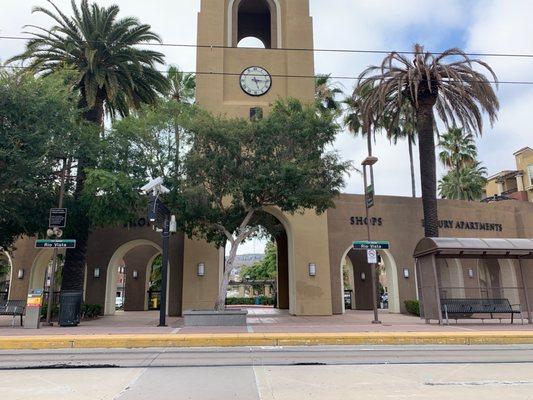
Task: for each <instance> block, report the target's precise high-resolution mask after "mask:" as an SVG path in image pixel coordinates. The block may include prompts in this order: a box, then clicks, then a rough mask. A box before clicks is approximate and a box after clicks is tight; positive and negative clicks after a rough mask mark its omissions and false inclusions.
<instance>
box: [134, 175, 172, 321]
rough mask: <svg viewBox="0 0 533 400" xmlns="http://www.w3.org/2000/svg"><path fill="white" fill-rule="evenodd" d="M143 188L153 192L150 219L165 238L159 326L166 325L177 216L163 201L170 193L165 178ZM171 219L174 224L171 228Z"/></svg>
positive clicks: (155, 180)
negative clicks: (172, 238)
mask: <svg viewBox="0 0 533 400" xmlns="http://www.w3.org/2000/svg"><path fill="white" fill-rule="evenodd" d="M141 190H142V191H143V192H145V193H150V192H152V195H151V197H150V200H149V202H148V219H149V220H150V222H153V223H154V226H155V227H156V229H157V228H159V229H157V230H158V231H159V230H160V231H161V237H162V239H163V260H162V265H161V303H160V309H159V326H166V312H167V276H168V245H169V238H170V233H171V232H172V233H174V232H176V224H175V221H176V220H175V218H172V216H171V215H170V210H169V209H168V208H167V206H166V205H165V204H163V202H162V201H161V199H160V198H159V196H160V195H161V194H165V193H169V192H170V190H169V189H168V188H166V187H165V186H163V178H156V179H152V180H151V181H150V182H148V183H147V184H146V185H144V186H143V187H142V188H141ZM171 221H172V222H173V224H172V225H173V226H172V229H171V226H170V225H171Z"/></svg>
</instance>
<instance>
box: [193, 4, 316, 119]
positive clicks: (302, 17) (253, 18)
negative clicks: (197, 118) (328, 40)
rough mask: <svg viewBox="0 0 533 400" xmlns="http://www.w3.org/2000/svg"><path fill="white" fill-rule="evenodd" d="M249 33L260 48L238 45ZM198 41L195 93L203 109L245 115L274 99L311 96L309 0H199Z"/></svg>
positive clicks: (307, 99) (307, 98) (262, 108)
mask: <svg viewBox="0 0 533 400" xmlns="http://www.w3.org/2000/svg"><path fill="white" fill-rule="evenodd" d="M248 37H253V38H256V39H258V40H260V41H261V42H262V43H263V45H264V48H252V49H251V48H242V47H238V44H239V42H240V41H241V40H242V39H244V38H248ZM198 45H199V46H200V47H199V48H198V53H197V72H198V75H197V90H196V98H197V102H198V104H199V105H200V107H202V108H204V109H206V110H209V111H211V112H214V113H216V114H226V115H227V116H230V117H243V118H248V117H250V116H251V115H253V114H254V113H255V112H257V111H259V112H261V113H262V112H268V109H269V108H270V105H271V104H272V103H273V102H274V101H276V100H277V99H283V98H287V97H293V98H297V99H299V100H301V101H302V102H312V101H313V98H314V85H315V82H314V78H313V76H314V54H313V52H312V51H310V50H311V49H312V48H313V22H312V18H311V17H310V15H309V0H202V3H201V10H200V13H199V15H198ZM286 49H300V50H286ZM301 49H309V50H301Z"/></svg>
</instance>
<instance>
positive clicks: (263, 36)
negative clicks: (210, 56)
mask: <svg viewBox="0 0 533 400" xmlns="http://www.w3.org/2000/svg"><path fill="white" fill-rule="evenodd" d="M227 18H228V24H227V26H228V46H230V47H237V44H238V43H239V42H240V41H241V40H242V39H243V38H245V37H247V36H253V37H255V38H257V39H259V40H260V41H261V42H263V44H264V45H265V48H267V49H270V48H281V47H283V46H282V40H281V38H282V36H281V7H280V4H279V0H230V1H229V3H228V17H227Z"/></svg>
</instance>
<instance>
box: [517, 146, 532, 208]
mask: <svg viewBox="0 0 533 400" xmlns="http://www.w3.org/2000/svg"><path fill="white" fill-rule="evenodd" d="M515 158H516V169H517V170H519V171H523V173H524V175H523V177H522V181H523V182H524V189H525V190H526V191H527V196H528V200H529V201H533V184H531V182H532V181H533V176H530V175H529V170H528V167H529V166H530V165H533V150H531V149H526V150H524V151H523V152H520V153H519V154H517V155H516V156H515Z"/></svg>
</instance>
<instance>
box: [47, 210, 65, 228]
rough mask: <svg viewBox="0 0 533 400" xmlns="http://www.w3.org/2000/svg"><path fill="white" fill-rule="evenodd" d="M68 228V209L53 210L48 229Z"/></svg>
mask: <svg viewBox="0 0 533 400" xmlns="http://www.w3.org/2000/svg"><path fill="white" fill-rule="evenodd" d="M66 226H67V209H66V208H51V209H50V218H49V220H48V227H50V228H64V227H66Z"/></svg>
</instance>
